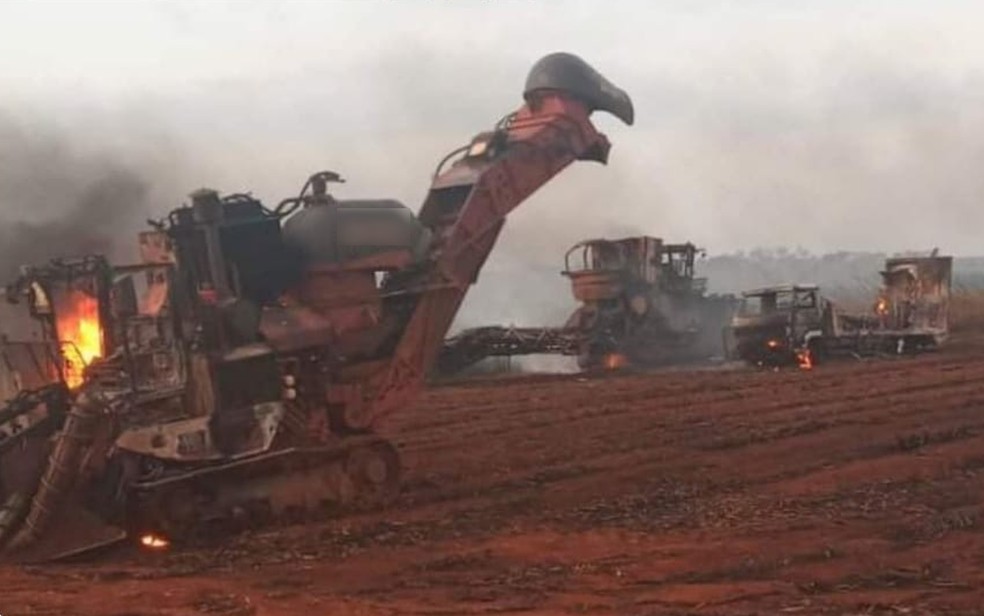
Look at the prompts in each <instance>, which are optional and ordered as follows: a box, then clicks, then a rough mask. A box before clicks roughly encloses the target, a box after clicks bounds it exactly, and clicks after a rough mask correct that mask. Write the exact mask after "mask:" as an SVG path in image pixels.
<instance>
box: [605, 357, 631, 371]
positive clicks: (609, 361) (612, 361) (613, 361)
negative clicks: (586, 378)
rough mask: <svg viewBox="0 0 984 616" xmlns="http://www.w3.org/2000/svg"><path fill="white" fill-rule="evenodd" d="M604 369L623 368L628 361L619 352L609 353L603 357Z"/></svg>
mask: <svg viewBox="0 0 984 616" xmlns="http://www.w3.org/2000/svg"><path fill="white" fill-rule="evenodd" d="M603 363H604V365H605V370H618V369H619V368H624V367H625V366H626V364H628V363H629V360H628V358H626V357H625V355H622V354H621V353H609V354H608V355H605V359H604V362H603Z"/></svg>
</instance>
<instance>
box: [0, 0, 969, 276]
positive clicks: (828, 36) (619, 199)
mask: <svg viewBox="0 0 984 616" xmlns="http://www.w3.org/2000/svg"><path fill="white" fill-rule="evenodd" d="M982 6H984V5H981V4H980V3H978V2H950V3H947V2H929V1H926V2H904V1H899V0H895V1H891V2H860V1H851V2H847V1H843V2H836V1H830V0H816V1H805V0H804V1H801V2H792V1H789V0H785V1H783V0H775V1H750V0H742V1H740V2H737V1H736V2H697V1H693V2H666V1H663V2H653V1H649V0H643V1H638V2H633V1H629V0H618V1H611V0H606V1H603V0H597V1H582V2H573V1H570V2H568V1H560V0H549V1H547V0H541V1H539V2H531V1H522V2H521V1H515V2H514V1H502V0H500V1H495V2H493V1H489V0H484V1H478V0H474V1H472V0H456V1H455V2H424V1H422V0H421V1H415V0H401V1H400V2H395V1H391V2H376V1H369V0H359V1H355V0H350V1H347V2H343V1H334V2H246V1H237V2H229V3H222V2H215V1H209V2H136V1H131V2H105V3H93V2H82V1H71V2H69V1H65V2H16V1H13V0H5V1H4V2H0V93H2V95H0V141H4V142H3V143H0V220H4V219H6V220H8V221H9V220H19V219H32V220H34V219H44V218H45V217H50V216H56V215H57V213H58V212H59V210H60V209H62V208H64V207H67V206H65V205H64V203H63V202H66V200H68V201H70V200H71V193H72V187H73V184H72V181H75V180H78V178H79V176H86V175H88V174H89V173H93V172H94V171H92V169H93V167H92V166H91V163H92V161H93V160H100V161H103V162H105V163H106V164H112V165H123V166H127V167H130V168H132V169H134V170H135V171H136V172H139V173H140V174H141V175H142V176H144V177H145V178H146V179H147V181H148V182H149V184H150V189H151V192H150V194H151V196H152V198H151V199H150V201H149V203H148V204H145V205H143V206H140V207H143V208H145V209H146V208H149V209H153V210H156V211H158V212H161V213H163V212H164V211H166V210H167V209H169V208H170V207H172V206H173V205H175V204H176V203H177V202H178V201H180V200H181V199H182V198H183V195H185V194H187V193H188V192H190V191H191V190H192V189H194V188H196V187H198V186H200V185H205V184H207V185H211V186H214V187H216V188H219V189H220V190H224V191H230V192H231V191H238V190H243V189H250V190H254V191H256V192H257V194H259V195H260V196H262V197H264V198H267V199H269V200H271V201H275V200H277V199H279V198H280V197H282V196H285V195H286V194H288V193H293V192H294V191H295V190H296V189H297V187H299V185H300V184H301V182H302V180H303V178H304V177H306V175H307V174H308V173H309V172H311V171H314V170H317V169H321V168H329V169H334V170H337V171H339V172H341V173H342V174H343V175H344V176H346V177H347V178H348V180H349V182H348V184H346V185H345V186H344V187H343V189H342V190H340V191H339V194H340V195H341V196H394V197H396V198H399V199H401V200H403V201H405V202H406V203H407V204H408V205H411V206H412V207H414V208H416V207H417V205H418V204H419V201H420V199H421V198H422V196H423V195H424V193H425V192H426V189H427V183H428V178H429V176H430V173H431V171H432V169H433V167H434V164H435V163H436V162H437V160H439V159H440V158H441V156H442V155H443V154H444V153H445V152H446V151H448V150H450V149H451V148H453V147H455V146H457V145H459V144H460V143H462V142H464V141H466V140H467V139H468V138H469V137H470V136H471V135H472V134H474V133H475V132H478V131H480V130H483V129H486V128H487V127H489V126H490V124H491V123H493V122H494V121H495V120H496V119H498V118H499V117H500V116H501V115H502V114H503V113H505V112H507V111H510V110H512V109H513V108H515V107H516V106H517V104H518V103H519V102H520V92H521V88H522V84H523V80H524V78H525V75H526V72H527V70H528V68H529V66H530V65H531V64H532V63H533V62H534V61H535V60H536V59H538V58H539V57H540V56H542V55H543V54H545V53H548V52H551V51H556V50H567V51H572V52H575V53H577V54H579V55H581V56H582V57H584V58H585V59H586V60H587V61H588V62H590V63H592V64H593V65H595V67H596V68H598V69H599V70H600V71H601V72H602V73H604V74H605V75H606V76H608V77H609V78H610V79H611V80H612V81H613V82H615V83H616V84H618V85H620V86H621V87H623V88H624V89H626V90H627V91H628V92H629V93H630V94H631V95H632V96H633V98H634V99H635V105H636V117H637V124H636V125H635V126H633V127H625V126H622V125H621V124H619V123H618V122H617V121H616V120H614V119H613V118H603V119H602V118H600V119H599V120H598V124H599V125H600V126H601V127H602V128H603V129H604V130H605V131H606V132H607V133H608V135H609V137H610V139H611V140H612V142H613V144H614V147H613V151H612V159H611V163H610V165H609V166H608V167H601V166H598V165H592V164H588V163H582V164H581V165H579V166H578V168H576V169H572V170H570V171H568V172H566V173H565V174H564V175H562V176H561V177H559V178H557V179H556V180H555V181H554V183H553V184H551V185H550V186H548V187H547V188H545V189H544V190H543V191H542V192H541V193H539V194H537V195H536V197H534V198H533V199H532V200H531V202H530V203H529V204H528V205H527V206H526V207H524V208H522V209H521V210H520V211H519V212H517V213H516V215H515V216H514V217H513V219H511V221H510V224H509V225H508V226H507V229H506V232H505V234H504V237H503V240H502V242H501V244H500V246H499V247H498V249H497V253H496V256H495V258H494V260H493V261H492V263H491V264H490V266H491V267H492V268H497V269H498V270H509V269H510V268H521V267H522V266H523V264H525V263H535V264H538V265H543V264H553V263H559V261H560V259H561V256H562V254H563V250H564V249H565V248H566V246H567V245H569V244H572V243H574V242H575V241H578V240H580V239H583V238H586V237H590V236H605V235H619V234H624V235H628V234H640V233H646V234H652V235H660V236H663V237H666V238H668V239H671V240H685V239H690V240H693V241H696V242H698V243H699V244H701V245H703V246H706V247H707V248H708V249H709V250H710V251H711V252H714V253H720V252H729V251H734V250H739V249H748V248H752V247H755V246H775V245H789V246H803V247H805V248H808V249H811V250H817V251H823V250H836V249H848V250H855V249H866V248H871V249H878V250H889V251H892V250H903V249H919V248H930V247H933V246H940V247H941V248H943V249H944V250H947V251H949V252H953V253H956V254H978V253H982V252H984V241H982V237H984V232H982V229H984V208H982V207H981V199H982V197H984V37H982V36H981V29H982V26H984V8H981V7H982ZM3 123H5V124H6V132H7V133H8V134H12V135H16V138H10V139H6V140H4V139H2V137H3V135H4V124H3ZM38 143H42V144H44V145H43V146H39V145H38ZM3 150H6V151H3ZM55 150H57V151H59V152H61V155H60V156H61V157H60V158H58V160H60V161H61V164H62V165H63V166H64V167H65V168H68V167H72V165H81V166H76V167H75V168H74V169H73V170H71V171H65V172H64V173H62V174H61V175H59V176H58V177H52V176H51V174H53V173H54V172H53V171H51V170H46V171H45V173H46V174H48V175H44V174H42V176H41V177H40V178H39V177H36V176H33V175H30V174H32V173H35V172H37V171H38V167H39V166H43V164H42V163H41V162H40V161H44V160H46V159H47V154H46V153H47V152H49V151H55ZM23 152H31V153H33V154H32V156H33V157H32V158H30V159H29V160H30V163H29V164H27V163H22V164H20V165H18V164H17V163H16V161H17V159H18V158H21V159H22V160H27V159H24V158H23V156H22V153H23ZM66 152H67V153H66ZM86 165H89V166H86ZM24 174H28V175H29V176H30V177H24ZM66 178H67V179H66ZM27 184H30V185H34V186H47V185H55V184H57V185H58V186H60V187H61V188H60V190H61V193H60V195H61V196H60V197H59V199H45V198H43V194H42V195H40V196H39V195H38V194H37V193H38V192H39V191H38V190H35V191H33V192H32V193H31V196H30V198H27V197H23V196H22V195H23V191H22V190H20V189H18V190H13V189H11V188H9V187H10V186H14V185H18V186H23V185H27ZM5 185H6V187H5ZM41 192H43V191H41ZM139 214H140V215H141V216H142V215H143V212H142V211H141V212H139ZM545 228H546V229H549V230H550V233H549V234H544V232H543V231H544V229H545Z"/></svg>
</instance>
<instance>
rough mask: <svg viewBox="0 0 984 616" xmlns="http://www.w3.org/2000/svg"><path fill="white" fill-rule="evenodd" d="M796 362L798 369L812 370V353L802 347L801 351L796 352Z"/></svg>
mask: <svg viewBox="0 0 984 616" xmlns="http://www.w3.org/2000/svg"><path fill="white" fill-rule="evenodd" d="M796 363H798V364H799V367H800V370H812V369H813V353H811V352H810V350H809V349H804V350H802V351H797V352H796Z"/></svg>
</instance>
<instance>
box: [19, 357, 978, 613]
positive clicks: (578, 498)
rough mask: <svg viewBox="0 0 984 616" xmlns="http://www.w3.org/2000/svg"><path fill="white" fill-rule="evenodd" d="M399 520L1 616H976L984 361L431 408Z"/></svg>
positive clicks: (67, 585)
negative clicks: (516, 615) (518, 615)
mask: <svg viewBox="0 0 984 616" xmlns="http://www.w3.org/2000/svg"><path fill="white" fill-rule="evenodd" d="M394 421H395V423H394V424H393V425H391V426H389V427H388V433H389V434H390V435H391V436H392V437H393V439H394V440H395V441H396V442H397V444H398V445H399V447H400V449H401V451H402V452H403V453H404V462H405V465H406V477H405V480H404V491H403V494H402V496H401V497H400V499H399V501H398V502H397V503H396V505H395V506H394V507H393V508H391V509H389V510H387V511H385V512H375V513H370V514H362V515H359V516H350V517H346V518H342V519H338V520H332V521H326V522H324V523H320V524H315V525H307V526H295V527H289V528H280V529H276V530H270V531H267V532H264V533H261V534H253V535H249V536H243V537H240V538H237V539H236V540H234V541H233V542H232V543H231V544H228V545H226V546H225V547H223V548H222V549H214V550H205V549H197V550H174V551H171V552H168V553H165V554H144V553H139V552H136V551H122V552H117V553H114V554H110V555H108V556H106V557H105V558H104V559H103V560H101V561H99V562H96V563H91V562H90V563H77V564H71V565H58V566H46V567H42V568H13V567H6V568H4V569H0V614H2V615H3V616H10V615H12V614H52V615H55V614H57V615H73V614H85V615H95V614H101V615H107V616H108V615H114V616H124V615H126V616H136V615H146V616H149V615H161V616H163V615H178V614H224V615H247V614H258V615H262V614H267V615H279V614H283V615H302V614H303V615H305V616H313V615H316V614H317V615H320V614H460V613H524V612H525V613H538V614H593V613H597V614H608V613H616V614H708V615H712V614H716V615H738V614H787V613H789V614H982V613H984V534H982V524H984V522H982V505H984V500H982V495H984V346H981V345H971V346H964V347H963V348H957V347H954V348H950V349H948V350H947V351H946V352H943V353H939V354H934V355H927V356H922V357H918V358H910V359H891V360H878V361H868V362H847V363H842V364H837V365H829V366H822V367H819V368H817V369H815V370H812V371H796V370H792V371H783V372H754V371H749V370H744V369H742V370H715V371H688V372H665V373H653V374H641V375H624V376H618V375H609V376H606V377H603V378H583V377H576V376H566V377H527V378H511V379H498V380H485V381H472V382H468V383H460V384H457V385H450V386H443V387H438V388H435V389H433V390H432V391H431V392H430V393H429V394H428V395H427V396H426V397H425V398H424V399H423V400H421V402H420V403H419V404H418V405H417V406H416V407H415V408H414V409H412V410H408V412H405V413H403V414H402V415H401V416H399V417H397V418H396V419H395V420H394Z"/></svg>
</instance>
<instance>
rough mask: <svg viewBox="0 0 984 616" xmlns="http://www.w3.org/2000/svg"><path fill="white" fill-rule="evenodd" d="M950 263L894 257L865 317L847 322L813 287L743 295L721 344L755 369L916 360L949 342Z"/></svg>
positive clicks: (932, 258) (946, 259) (941, 259)
mask: <svg viewBox="0 0 984 616" xmlns="http://www.w3.org/2000/svg"><path fill="white" fill-rule="evenodd" d="M952 268H953V258H952V257H944V256H938V255H937V253H936V250H933V251H932V254H930V255H929V256H923V257H893V258H889V259H887V260H886V261H885V268H884V269H883V270H882V271H881V272H880V274H881V278H882V286H881V289H880V291H879V292H878V296H877V298H876V300H875V302H874V305H873V306H872V309H871V312H870V313H864V314H849V313H846V312H844V311H842V310H841V309H839V308H838V306H837V305H836V304H835V303H834V302H833V301H831V300H830V299H828V298H826V297H824V295H823V294H822V292H821V290H820V288H819V287H818V286H817V285H812V284H790V285H781V286H775V287H767V288H764V289H757V290H754V291H748V292H746V293H744V294H743V299H742V302H741V305H740V307H739V309H738V312H737V313H736V314H735V316H734V319H733V320H732V323H731V327H730V329H729V332H728V338H729V340H728V341H727V342H726V344H727V346H728V347H729V349H730V353H731V355H732V356H734V357H736V358H738V359H741V360H743V361H745V362H747V363H749V364H752V365H757V366H772V367H775V366H783V365H799V366H800V367H802V368H812V367H813V365H814V364H816V363H818V362H822V361H826V360H828V359H832V358H837V357H845V356H855V357H862V356H870V355H880V354H897V355H901V354H904V353H918V352H922V351H927V350H932V349H936V348H938V347H939V346H940V345H941V344H943V343H944V342H945V341H946V339H947V336H948V334H949V321H948V310H949V302H950V287H951V271H952Z"/></svg>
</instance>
